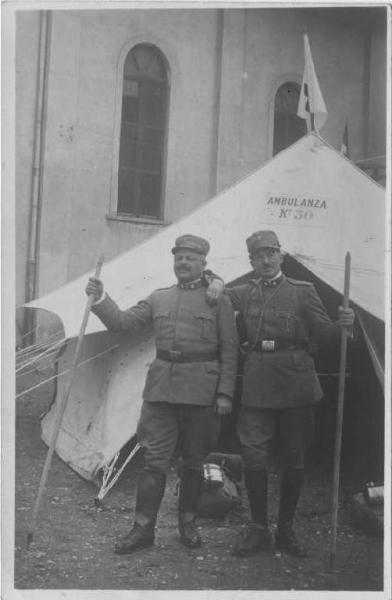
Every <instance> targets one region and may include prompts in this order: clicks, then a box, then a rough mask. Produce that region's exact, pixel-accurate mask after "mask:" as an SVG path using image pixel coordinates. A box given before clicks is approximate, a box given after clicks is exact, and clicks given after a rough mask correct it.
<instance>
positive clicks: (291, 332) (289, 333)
mask: <svg viewBox="0 0 392 600" xmlns="http://www.w3.org/2000/svg"><path fill="white" fill-rule="evenodd" d="M275 319H276V326H277V330H278V335H279V336H280V337H283V338H294V339H295V338H296V337H297V335H298V317H297V316H296V315H295V314H293V313H289V312H277V313H275Z"/></svg>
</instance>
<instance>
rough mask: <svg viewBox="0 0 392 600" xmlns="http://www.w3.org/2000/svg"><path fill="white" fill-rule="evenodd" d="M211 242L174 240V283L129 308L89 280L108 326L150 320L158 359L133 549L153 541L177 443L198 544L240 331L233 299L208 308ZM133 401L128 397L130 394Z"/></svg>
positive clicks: (128, 545) (141, 429)
mask: <svg viewBox="0 0 392 600" xmlns="http://www.w3.org/2000/svg"><path fill="white" fill-rule="evenodd" d="M208 251H209V243H208V242H207V241H206V240H204V239H203V238H200V237H198V236H195V235H190V234H187V235H183V236H181V237H179V238H177V240H176V241H175V245H174V248H173V249H172V253H173V254H174V273H175V275H176V278H177V284H176V285H173V286H171V287H168V288H164V289H158V290H155V291H154V292H152V294H150V296H148V297H147V298H146V299H145V300H141V301H140V302H139V303H138V304H137V305H136V306H133V307H132V308H129V309H128V310H120V308H119V307H118V306H117V304H116V303H115V302H114V301H113V300H112V299H111V298H110V297H109V296H108V295H107V294H104V292H103V285H102V283H101V282H100V281H99V280H97V279H95V278H91V279H90V280H89V282H88V285H87V287H86V293H87V294H89V295H91V294H92V295H93V296H94V298H95V300H96V302H95V303H94V304H93V308H92V310H93V312H94V313H95V314H96V315H97V316H98V317H99V318H100V319H101V321H102V322H103V323H104V324H105V325H106V327H107V328H108V329H110V330H111V331H124V332H127V333H129V334H130V335H132V332H134V331H136V330H138V329H140V328H142V327H144V326H146V325H152V326H153V330H154V336H155V343H156V358H155V360H154V361H153V363H152V364H151V366H150V368H149V370H148V372H147V378H146V384H145V388H144V392H143V400H144V402H143V406H142V409H141V414H140V418H139V423H138V426H137V440H138V442H139V444H140V446H141V447H142V449H143V450H144V468H143V470H142V471H141V473H140V475H139V477H138V483H137V494H136V509H135V521H134V525H133V528H132V529H131V531H130V532H129V533H128V535H126V536H125V537H124V538H123V539H122V540H120V541H119V542H118V543H117V544H116V546H115V552H116V553H118V554H129V553H131V552H134V551H135V550H138V549H139V548H142V547H146V546H151V545H152V544H153V543H154V531H155V522H156V519H157V514H158V510H159V507H160V504H161V500H162V497H163V494H164V490H165V484H166V472H167V469H168V467H169V464H170V460H171V458H172V456H173V454H174V451H175V450H176V447H177V444H178V442H180V447H179V450H180V455H181V459H182V465H183V466H182V470H181V478H180V493H179V531H180V539H181V542H182V543H183V544H184V545H185V546H187V547H189V548H196V547H198V546H200V544H201V539H200V536H199V533H198V531H197V528H196V525H195V517H196V511H197V506H198V503H199V499H200V495H201V492H202V485H203V472H202V469H203V464H204V460H205V458H206V456H207V455H208V454H209V453H210V452H211V450H213V449H214V447H215V444H216V442H217V439H218V435H219V429H220V419H221V416H222V415H225V414H228V413H229V412H230V411H231V404H232V396H233V393H234V384H235V378H236V370H237V350H238V345H237V331H236V326H235V318H234V311H233V308H232V306H231V303H230V300H229V299H228V298H226V297H222V299H221V301H220V302H218V303H217V304H216V305H214V306H211V305H210V304H208V302H207V300H206V283H205V281H204V277H203V271H204V266H205V264H206V259H205V257H206V255H207V253H208ZM130 401H131V400H130Z"/></svg>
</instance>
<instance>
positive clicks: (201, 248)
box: [172, 233, 210, 256]
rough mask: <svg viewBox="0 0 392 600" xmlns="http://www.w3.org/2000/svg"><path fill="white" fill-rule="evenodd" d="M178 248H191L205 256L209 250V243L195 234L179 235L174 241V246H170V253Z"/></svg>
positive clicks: (174, 252)
mask: <svg viewBox="0 0 392 600" xmlns="http://www.w3.org/2000/svg"><path fill="white" fill-rule="evenodd" d="M178 250H193V251H194V252H197V253H198V254H201V255H202V256H207V254H208V252H209V251H210V244H209V243H208V242H207V240H204V239H203V238H201V237H198V236H197V235H191V234H189V233H188V234H186V235H181V236H180V237H178V238H177V239H176V241H175V244H174V248H172V253H173V254H176V252H178Z"/></svg>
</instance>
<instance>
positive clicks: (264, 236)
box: [246, 231, 280, 255]
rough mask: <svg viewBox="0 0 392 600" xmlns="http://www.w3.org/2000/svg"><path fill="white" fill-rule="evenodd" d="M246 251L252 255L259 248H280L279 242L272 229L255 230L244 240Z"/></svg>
mask: <svg viewBox="0 0 392 600" xmlns="http://www.w3.org/2000/svg"><path fill="white" fill-rule="evenodd" d="M246 245H247V248H248V252H249V254H250V255H252V254H253V253H254V252H256V250H258V249H259V248H275V249H276V250H280V243H279V240H278V238H277V235H276V233H275V232H274V231H256V233H252V235H251V236H250V237H248V239H247V240H246Z"/></svg>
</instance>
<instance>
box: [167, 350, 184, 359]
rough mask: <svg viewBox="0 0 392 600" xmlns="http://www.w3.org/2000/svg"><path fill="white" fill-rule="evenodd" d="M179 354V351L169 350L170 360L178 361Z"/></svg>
mask: <svg viewBox="0 0 392 600" xmlns="http://www.w3.org/2000/svg"><path fill="white" fill-rule="evenodd" d="M181 354H182V353H181V352H180V350H169V356H170V360H173V361H175V360H178V359H179V358H180V357H181Z"/></svg>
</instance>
